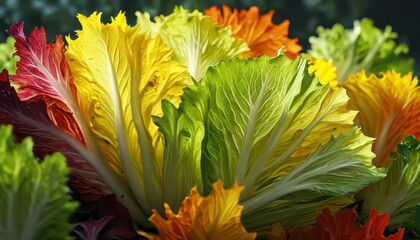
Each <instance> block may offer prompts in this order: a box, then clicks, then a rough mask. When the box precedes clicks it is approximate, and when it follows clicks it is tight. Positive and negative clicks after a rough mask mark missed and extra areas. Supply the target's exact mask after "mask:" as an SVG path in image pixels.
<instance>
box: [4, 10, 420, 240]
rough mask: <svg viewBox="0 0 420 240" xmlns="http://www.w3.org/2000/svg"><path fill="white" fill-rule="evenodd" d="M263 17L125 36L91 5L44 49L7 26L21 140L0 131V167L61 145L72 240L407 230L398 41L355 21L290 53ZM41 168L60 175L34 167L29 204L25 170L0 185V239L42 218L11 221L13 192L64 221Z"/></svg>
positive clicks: (10, 96) (412, 145)
mask: <svg viewBox="0 0 420 240" xmlns="http://www.w3.org/2000/svg"><path fill="white" fill-rule="evenodd" d="M273 14H274V11H270V12H268V13H266V14H262V15H260V13H259V9H258V8H257V7H251V8H250V9H248V10H237V9H230V8H229V7H227V6H223V7H222V8H218V7H212V8H209V9H207V10H206V11H204V13H202V12H199V11H197V10H194V11H190V10H186V9H183V8H182V7H176V8H175V9H174V12H173V13H172V14H170V15H168V16H158V17H156V18H155V19H154V21H151V20H150V16H149V14H148V13H141V12H138V13H137V14H136V15H137V23H136V24H135V25H134V26H130V25H128V24H127V21H126V18H125V16H124V13H119V14H118V15H117V16H116V17H114V18H112V20H111V22H110V23H107V24H104V23H102V22H101V13H97V12H94V13H92V14H91V15H90V16H83V15H78V16H77V17H78V19H79V21H80V23H81V30H77V31H76V34H77V36H76V38H74V39H72V38H71V37H66V38H65V41H64V40H63V38H62V37H61V36H57V37H56V38H55V40H54V41H53V42H51V43H47V40H46V37H45V30H44V28H42V27H41V28H35V29H34V30H32V32H31V33H30V34H29V35H25V33H24V27H23V23H16V24H14V25H13V26H11V27H10V29H9V30H8V32H9V34H10V35H11V36H13V38H14V39H15V41H16V42H15V48H16V53H15V56H18V57H19V61H18V62H17V71H16V74H13V72H7V71H3V73H2V74H1V77H0V89H1V91H0V123H1V124H7V125H13V135H14V136H15V138H16V140H17V141H21V140H22V139H24V138H25V137H26V136H30V137H31V139H32V140H28V139H27V138H26V139H25V140H23V142H22V143H21V145H19V144H17V145H13V144H14V143H13V142H14V140H13V138H12V137H11V127H4V128H2V130H1V131H5V133H3V135H1V134H2V132H1V131H0V135H1V136H2V138H1V139H2V140H1V142H0V143H1V144H3V145H2V146H0V150H1V149H3V150H2V151H11V153H10V154H9V155H7V154H6V155H3V154H1V156H2V157H1V158H0V160H1V161H4V160H7V161H8V163H7V164H3V163H2V164H0V171H3V172H15V171H18V170H11V169H12V168H11V167H10V166H20V165H21V164H23V162H22V163H21V161H23V158H22V157H23V156H25V159H26V156H30V159H34V158H35V157H36V158H37V160H39V161H42V160H40V159H43V157H44V156H45V155H49V154H52V153H54V152H61V154H62V155H64V156H65V157H66V161H67V167H68V168H69V169H70V176H69V181H68V186H69V187H70V188H71V190H72V195H73V199H77V200H79V202H80V204H81V206H80V207H79V209H78V210H77V212H76V213H74V214H73V216H72V218H71V222H72V223H74V224H75V228H74V230H73V232H72V236H74V237H76V238H79V239H129V238H137V237H139V236H138V235H142V236H143V237H146V238H148V239H254V238H269V239H402V238H403V236H404V235H405V237H406V238H410V237H413V238H415V237H417V236H418V234H420V233H419V230H420V225H419V222H420V217H419V216H420V213H419V210H418V209H419V207H418V204H419V203H420V191H419V189H418V186H419V184H420V175H419V170H420V169H419V166H420V150H419V149H420V144H419V141H418V140H417V139H416V137H419V136H420V126H419V124H420V121H419V120H420V89H419V87H418V86H417V84H418V80H417V78H416V77H413V76H412V74H411V73H410V71H411V70H412V63H413V60H412V59H410V58H408V57H407V56H406V54H407V52H408V47H407V46H405V45H403V44H397V43H396V42H395V39H396V38H397V35H396V33H394V32H393V31H392V29H391V27H387V28H386V29H385V30H384V31H382V30H380V29H378V28H376V27H375V26H374V25H373V23H372V21H370V20H368V19H363V20H361V21H355V23H354V27H353V29H344V28H343V26H341V25H338V24H337V25H335V26H333V27H332V28H331V29H324V28H321V27H320V28H319V29H318V36H314V37H311V38H310V39H309V41H310V43H311V49H309V50H308V51H307V53H305V54H300V53H299V52H300V51H301V50H302V47H301V46H300V45H299V44H298V40H297V39H290V38H289V37H288V28H289V24H290V23H289V21H288V20H285V21H284V22H282V23H280V24H278V25H276V24H274V23H272V21H271V19H272V16H273ZM30 141H33V142H34V145H33V152H34V155H33V156H32V155H30V153H32V149H31V148H30V147H29V146H30V144H29V142H30ZM25 146H26V147H25ZM19 148H26V150H25V154H23V153H22V154H20V153H17V152H20V151H19V150H13V149H19ZM3 156H4V157H3ZM54 156H56V155H54ZM3 158H4V160H2V159H3ZM56 158H61V155H60V157H56ZM45 159H46V160H45V162H44V163H42V164H41V166H48V164H49V163H48V162H49V161H50V160H48V159H49V158H45ZM25 161H26V160H25ZM35 162H36V161H35ZM57 164H58V163H57ZM38 168H39V165H38V164H35V163H34V162H33V161H32V162H31V163H30V165H28V166H27V167H25V168H24V170H19V171H25V172H26V171H28V172H33V173H32V174H34V175H36V176H40V173H39V172H37V171H39V170H37V169H38ZM46 168H47V167H46ZM61 168H62V167H61ZM13 169H22V168H18V167H15V168H13ZM48 174H58V175H60V176H61V178H64V179H65V176H66V174H67V172H66V171H64V170H60V171H57V172H54V171H49V170H45V172H44V174H42V176H43V177H45V178H46V180H45V181H44V182H43V183H42V187H43V188H45V189H49V188H51V189H50V190H49V191H47V190H45V191H44V190H43V191H42V192H41V193H42V194H43V196H44V198H37V197H36V196H38V195H36V194H38V193H37V191H35V190H34V191H32V190H31V188H30V187H28V186H29V185H28V184H34V185H35V186H37V187H38V186H40V184H38V183H37V182H34V179H38V178H39V177H33V178H31V177H28V176H30V175H27V174H26V173H25V174H23V173H22V174H12V175H10V176H9V175H8V174H3V173H2V174H0V191H2V192H0V193H1V194H0V196H1V198H0V199H1V201H2V202H1V204H2V206H3V202H4V203H5V204H8V205H7V206H8V209H9V210H8V211H2V212H1V215H0V238H2V237H4V236H9V235H6V234H9V233H10V231H11V230H10V229H11V228H10V226H11V225H10V221H11V220H10V219H15V217H16V216H25V217H26V216H30V219H37V218H36V217H33V215H35V216H38V217H39V214H41V212H38V211H35V210H34V211H28V212H25V214H26V215H22V214H24V213H23V212H20V210H19V209H16V208H17V207H18V206H17V205H13V204H14V199H25V196H26V195H28V194H29V195H32V198H30V199H33V200H31V202H23V203H22V204H21V205H23V206H26V205H28V207H29V206H30V207H31V208H35V209H42V207H46V206H48V207H49V208H52V209H54V210H55V211H47V212H42V214H43V217H45V218H47V219H54V217H57V218H58V217H60V218H63V217H67V216H68V211H67V210H69V209H70V210H71V211H73V210H74V208H75V205H74V203H72V202H70V198H69V197H68V196H69V191H68V189H67V190H66V185H65V183H63V182H61V185H60V187H58V189H64V190H62V192H58V190H54V189H55V188H54V189H53V185H54V184H57V183H55V182H51V181H50V178H53V176H52V175H51V176H49V175H48ZM46 175H48V176H46ZM54 178H55V177H54ZM57 178H60V177H57ZM20 183H22V184H20ZM34 189H37V188H36V187H34ZM3 193H5V194H3ZM49 197H54V198H59V199H62V201H64V202H67V204H59V203H58V202H57V203H54V204H48V203H46V202H45V201H44V200H45V199H48V198H49ZM70 203H72V204H73V205H71V204H70ZM70 205H71V207H70ZM25 209H26V208H25ZM65 210H66V211H65ZM64 212H65V213H66V214H67V215H66V214H64ZM36 214H38V215H36ZM86 216H87V217H86ZM13 221H15V220H13ZM61 221H65V220H61ZM32 223H33V221H32ZM29 226H31V227H32V229H31V231H32V232H29V235H30V233H33V234H36V233H37V232H38V230H39V229H41V228H42V227H43V226H41V225H37V224H31V225H29ZM63 226H66V228H64V227H63V228H62V229H63V231H64V230H65V232H66V231H67V232H69V231H70V230H71V229H69V228H68V226H67V225H65V224H64V223H63ZM13 227H16V226H13ZM13 229H15V228H13ZM22 229H28V227H27V226H26V225H25V226H22ZM29 229H30V228H29ZM48 230H49V231H51V232H52V233H54V232H55V231H58V230H56V229H53V228H52V227H51V228H49V229H48ZM384 231H385V232H384ZM15 232H19V231H15ZM25 233H26V232H25ZM384 234H385V235H389V236H388V237H384ZM29 235H25V236H29ZM33 236H36V235H33Z"/></svg>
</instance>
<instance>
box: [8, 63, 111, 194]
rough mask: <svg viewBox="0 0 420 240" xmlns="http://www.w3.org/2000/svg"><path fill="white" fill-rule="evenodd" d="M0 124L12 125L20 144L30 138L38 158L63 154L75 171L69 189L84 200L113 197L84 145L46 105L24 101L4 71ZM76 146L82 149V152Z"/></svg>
mask: <svg viewBox="0 0 420 240" xmlns="http://www.w3.org/2000/svg"><path fill="white" fill-rule="evenodd" d="M0 124H11V125H13V126H14V127H13V132H14V135H15V137H16V138H17V140H18V141H21V140H22V139H23V138H25V137H26V136H31V137H32V139H33V141H34V143H35V145H34V153H35V154H36V155H37V156H38V157H39V158H42V159H43V158H44V156H45V155H46V154H52V153H53V152H57V151H58V152H61V153H63V154H64V155H65V156H66V158H67V165H68V166H69V167H70V168H71V169H72V172H71V175H70V181H69V185H70V186H71V187H73V188H74V189H76V190H77V191H78V192H79V193H80V194H81V195H82V196H83V197H84V198H85V199H90V200H94V199H97V198H98V197H99V196H102V195H106V194H109V193H110V190H109V189H108V187H107V186H106V185H105V184H104V183H103V181H102V179H101V177H100V176H99V174H98V173H97V172H96V171H95V170H94V168H93V167H92V166H91V165H90V164H89V163H88V162H87V161H86V160H85V159H84V157H83V156H82V155H81V154H80V151H83V149H86V148H85V147H84V145H82V144H80V143H79V142H77V141H75V140H74V139H73V138H72V137H70V136H68V135H67V134H66V133H64V132H63V131H61V130H60V129H58V128H57V127H56V126H55V125H54V123H53V122H52V121H51V119H50V118H49V116H48V114H47V107H46V105H45V103H44V102H43V101H38V102H29V101H21V100H20V99H19V97H18V95H17V93H16V91H15V89H14V88H13V87H12V86H11V85H10V82H9V79H8V77H7V73H5V72H4V71H3V73H2V74H1V75H0ZM74 146H79V151H78V150H76V149H75V147H74Z"/></svg>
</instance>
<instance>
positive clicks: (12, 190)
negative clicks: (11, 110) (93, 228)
mask: <svg viewBox="0 0 420 240" xmlns="http://www.w3.org/2000/svg"><path fill="white" fill-rule="evenodd" d="M32 147H33V142H32V140H31V139H30V138H25V139H24V140H23V141H22V142H21V143H16V142H15V140H14V139H13V135H12V127H11V126H1V127H0V202H1V205H2V206H1V208H2V210H1V211H0V238H1V239H28V240H31V239H70V237H69V233H70V231H71V230H72V228H73V226H72V225H71V224H70V222H69V218H70V216H71V214H72V213H73V212H74V210H76V208H77V206H78V204H77V202H72V201H71V197H70V194H69V193H70V189H69V188H68V187H67V185H66V183H67V179H68V177H67V175H68V174H69V169H68V168H67V166H66V160H65V158H64V156H63V155H62V154H60V153H55V154H53V155H49V156H46V157H45V159H44V160H43V161H42V163H39V162H38V160H37V158H36V157H35V156H34V155H33V152H32Z"/></svg>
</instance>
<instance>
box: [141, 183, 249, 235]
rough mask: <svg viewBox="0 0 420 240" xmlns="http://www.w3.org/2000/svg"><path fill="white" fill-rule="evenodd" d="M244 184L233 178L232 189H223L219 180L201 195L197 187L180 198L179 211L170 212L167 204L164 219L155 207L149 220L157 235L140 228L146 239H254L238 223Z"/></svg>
mask: <svg viewBox="0 0 420 240" xmlns="http://www.w3.org/2000/svg"><path fill="white" fill-rule="evenodd" d="M243 189H244V187H240V186H239V185H238V183H237V182H235V183H234V184H233V186H232V188H231V189H224V188H223V183H222V181H220V180H219V181H217V182H216V183H214V184H213V187H212V192H211V194H210V195H209V196H207V197H202V196H200V194H199V193H198V191H197V189H196V188H193V189H192V190H191V193H190V195H189V196H188V197H187V198H186V199H185V200H184V201H183V202H182V205H181V208H180V209H179V212H178V214H174V213H172V211H171V209H170V207H169V205H168V204H165V212H166V216H167V218H168V219H164V218H163V217H161V216H160V214H159V213H158V212H157V211H156V210H154V211H153V215H152V216H151V217H150V221H151V222H152V223H153V224H154V225H155V226H156V228H157V230H158V232H159V236H153V235H151V234H147V233H143V232H140V234H142V235H143V236H145V237H147V238H148V239H203V240H204V239H221V240H223V239H255V237H256V233H248V232H247V231H246V229H245V228H244V227H243V225H242V224H241V211H242V208H243V207H242V206H240V205H238V201H239V196H240V194H241V192H242V190H243Z"/></svg>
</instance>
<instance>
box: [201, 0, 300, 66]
mask: <svg viewBox="0 0 420 240" xmlns="http://www.w3.org/2000/svg"><path fill="white" fill-rule="evenodd" d="M222 9H223V12H222ZM222 9H220V8H219V7H216V6H213V7H211V8H209V9H207V10H205V11H204V13H205V14H206V15H207V16H209V17H210V18H211V19H212V20H213V21H215V22H217V23H218V24H219V25H220V26H221V27H223V28H227V27H230V28H231V29H232V32H233V35H234V37H236V38H238V39H241V40H244V41H245V42H246V43H247V44H248V47H249V48H250V50H249V51H248V52H245V53H243V57H245V58H246V57H259V56H261V55H269V56H272V57H274V56H277V55H278V52H279V50H280V49H281V48H282V47H283V46H284V47H285V48H284V50H283V52H284V54H285V55H286V56H288V57H289V58H291V59H295V58H296V57H297V55H298V53H299V52H300V51H301V50H302V47H301V46H300V45H299V44H298V43H297V42H298V39H297V38H293V39H290V38H289V37H288V34H289V25H290V21H289V20H285V21H283V22H282V23H280V24H279V25H276V24H274V23H273V22H272V21H271V19H272V18H273V15H274V10H271V11H269V12H268V13H266V14H263V15H260V14H259V8H258V7H255V6H252V7H251V8H250V9H249V10H241V11H238V9H233V10H232V9H230V8H229V7H228V6H226V5H223V7H222Z"/></svg>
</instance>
